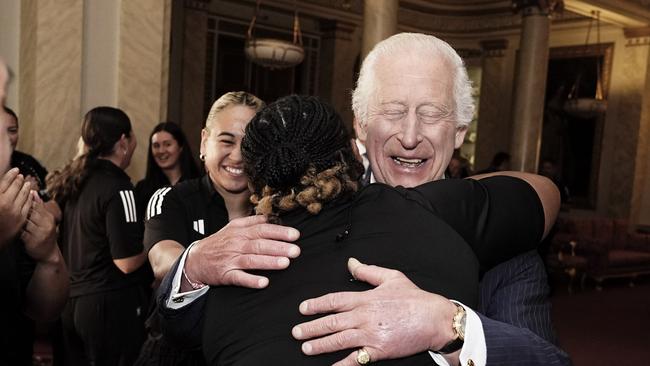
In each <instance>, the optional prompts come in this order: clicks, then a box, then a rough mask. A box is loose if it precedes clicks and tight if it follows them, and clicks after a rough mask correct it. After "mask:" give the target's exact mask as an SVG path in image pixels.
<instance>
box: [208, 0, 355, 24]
mask: <svg viewBox="0 0 650 366" xmlns="http://www.w3.org/2000/svg"><path fill="white" fill-rule="evenodd" d="M213 1H216V0H213ZM221 1H223V2H230V3H235V4H240V5H242V4H245V5H249V6H251V7H253V8H254V7H255V0H221ZM345 4H347V2H344V1H342V0H309V1H304V0H303V1H298V2H297V6H298V11H299V12H300V16H301V17H310V18H315V19H332V20H341V21H345V22H347V23H350V24H355V25H359V24H362V22H363V1H362V0H350V1H349V4H350V7H349V8H347V5H345ZM264 8H265V9H271V10H276V11H281V12H289V13H292V12H293V10H294V2H293V0H272V1H267V2H265V3H264Z"/></svg>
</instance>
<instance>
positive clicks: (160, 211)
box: [136, 92, 264, 365]
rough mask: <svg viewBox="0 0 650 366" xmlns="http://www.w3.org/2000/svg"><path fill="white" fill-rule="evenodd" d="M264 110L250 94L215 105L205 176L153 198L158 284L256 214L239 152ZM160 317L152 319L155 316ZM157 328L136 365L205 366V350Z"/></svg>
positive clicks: (151, 229) (148, 228)
mask: <svg viewBox="0 0 650 366" xmlns="http://www.w3.org/2000/svg"><path fill="white" fill-rule="evenodd" d="M263 106H264V102H262V101H261V100H260V99H259V98H257V97H256V96H254V95H252V94H250V93H247V92H229V93H226V94H224V95H222V96H221V97H220V98H219V99H217V101H215V102H214V104H213V105H212V108H211V110H210V113H209V115H208V118H207V120H206V123H205V127H204V128H203V130H202V131H201V153H200V159H201V161H203V163H204V166H205V171H206V174H205V175H204V176H203V177H202V178H196V179H191V180H187V181H183V182H180V183H178V184H176V185H175V186H174V187H166V188H162V189H159V190H158V191H157V192H156V193H155V194H154V195H153V196H152V197H151V199H150V200H149V204H148V205H147V216H148V217H149V219H148V220H147V222H146V224H145V239H144V243H145V247H146V248H147V249H148V253H149V260H150V262H151V265H152V268H153V270H154V275H155V277H156V279H157V280H160V279H162V277H164V276H165V274H166V273H167V272H168V271H169V269H170V267H171V266H172V264H173V263H174V261H176V260H177V258H178V257H179V256H180V255H181V253H182V252H183V251H184V250H185V248H186V247H188V246H189V245H190V244H191V243H193V242H197V244H196V245H195V246H193V247H192V251H197V252H199V253H200V251H201V249H202V248H201V246H200V244H198V243H200V241H201V239H203V238H205V237H208V236H210V235H211V234H213V233H215V232H217V231H218V230H219V229H221V228H222V227H223V226H225V225H226V224H227V223H228V222H229V221H230V220H232V219H235V218H238V217H243V216H248V215H250V214H251V213H252V205H251V203H250V201H249V196H250V192H249V191H248V185H247V180H246V176H245V175H244V171H243V161H242V158H241V153H240V144H241V139H242V137H243V136H244V128H245V127H246V125H247V124H248V122H249V121H250V120H251V118H253V116H254V115H255V113H256V112H257V111H259V110H260V109H261V108H262V107H263ZM156 315H157V314H156V313H155V314H154V316H153V317H152V318H155V316H156ZM154 328H156V329H152V332H151V333H150V335H149V339H148V340H147V342H146V343H145V346H144V347H143V349H142V352H141V354H140V357H139V359H138V363H137V364H136V365H201V364H203V356H202V353H201V351H200V349H197V348H190V349H189V350H188V349H184V348H183V347H182V345H180V344H173V343H171V342H169V341H168V340H167V339H166V337H165V336H164V335H163V334H161V333H160V331H159V330H158V329H157V325H156V326H155V327H154Z"/></svg>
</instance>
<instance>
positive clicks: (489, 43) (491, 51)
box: [479, 39, 508, 57]
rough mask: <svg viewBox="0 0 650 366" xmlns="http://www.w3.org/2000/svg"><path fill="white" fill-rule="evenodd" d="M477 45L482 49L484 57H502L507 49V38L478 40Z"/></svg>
mask: <svg viewBox="0 0 650 366" xmlns="http://www.w3.org/2000/svg"><path fill="white" fill-rule="evenodd" d="M479 45H480V46H481V49H482V50H483V56H485V57H503V55H505V50H506V49H508V40H507V39H490V40H484V41H480V42H479Z"/></svg>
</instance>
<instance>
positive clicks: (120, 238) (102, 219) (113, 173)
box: [60, 159, 145, 297]
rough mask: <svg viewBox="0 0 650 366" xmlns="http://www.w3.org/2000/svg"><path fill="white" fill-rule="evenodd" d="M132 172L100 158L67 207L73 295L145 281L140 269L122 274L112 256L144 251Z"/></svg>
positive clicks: (65, 238) (65, 243) (66, 253)
mask: <svg viewBox="0 0 650 366" xmlns="http://www.w3.org/2000/svg"><path fill="white" fill-rule="evenodd" d="M138 217H139V216H138V213H137V209H136V204H135V195H134V194H133V185H132V184H131V181H130V179H129V176H128V175H127V174H126V173H125V172H124V171H123V170H122V169H120V168H119V167H118V166H116V165H115V164H113V163H112V162H110V161H108V160H105V159H98V160H97V161H96V162H94V163H93V165H92V167H91V168H90V172H89V176H88V178H86V181H85V182H84V183H83V185H82V187H81V190H80V192H79V194H78V195H77V197H75V198H71V199H69V200H68V201H67V202H65V203H64V205H63V222H62V224H61V226H60V227H61V230H62V232H61V236H60V237H61V238H62V246H61V251H62V253H63V257H64V258H65V261H66V264H67V265H68V270H69V271H70V297H76V296H82V295H90V294H94V293H99V292H105V291H111V290H117V289H121V288H125V287H130V286H134V285H142V284H143V283H142V282H143V280H142V277H143V275H142V271H143V270H144V268H143V267H145V266H143V267H141V268H140V269H139V270H138V271H135V272H133V273H131V274H124V273H123V272H122V271H120V269H119V268H117V266H115V264H114V263H113V260H114V259H122V258H127V257H132V256H134V255H137V254H140V253H141V252H142V229H141V225H140V223H139V222H138Z"/></svg>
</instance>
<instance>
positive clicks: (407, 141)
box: [398, 111, 422, 149]
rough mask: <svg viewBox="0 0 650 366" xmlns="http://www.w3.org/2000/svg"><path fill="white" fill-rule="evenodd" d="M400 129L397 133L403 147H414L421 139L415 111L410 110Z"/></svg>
mask: <svg viewBox="0 0 650 366" xmlns="http://www.w3.org/2000/svg"><path fill="white" fill-rule="evenodd" d="M401 129H402V131H401V132H400V134H399V135H398V138H399V140H400V142H401V143H402V146H403V147H404V148H405V149H414V148H415V147H416V146H418V144H419V143H420V142H421V141H422V134H421V131H420V122H419V121H418V118H417V115H416V113H415V111H410V112H409V113H408V115H407V117H406V118H405V119H404V121H403V123H402V125H401Z"/></svg>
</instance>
